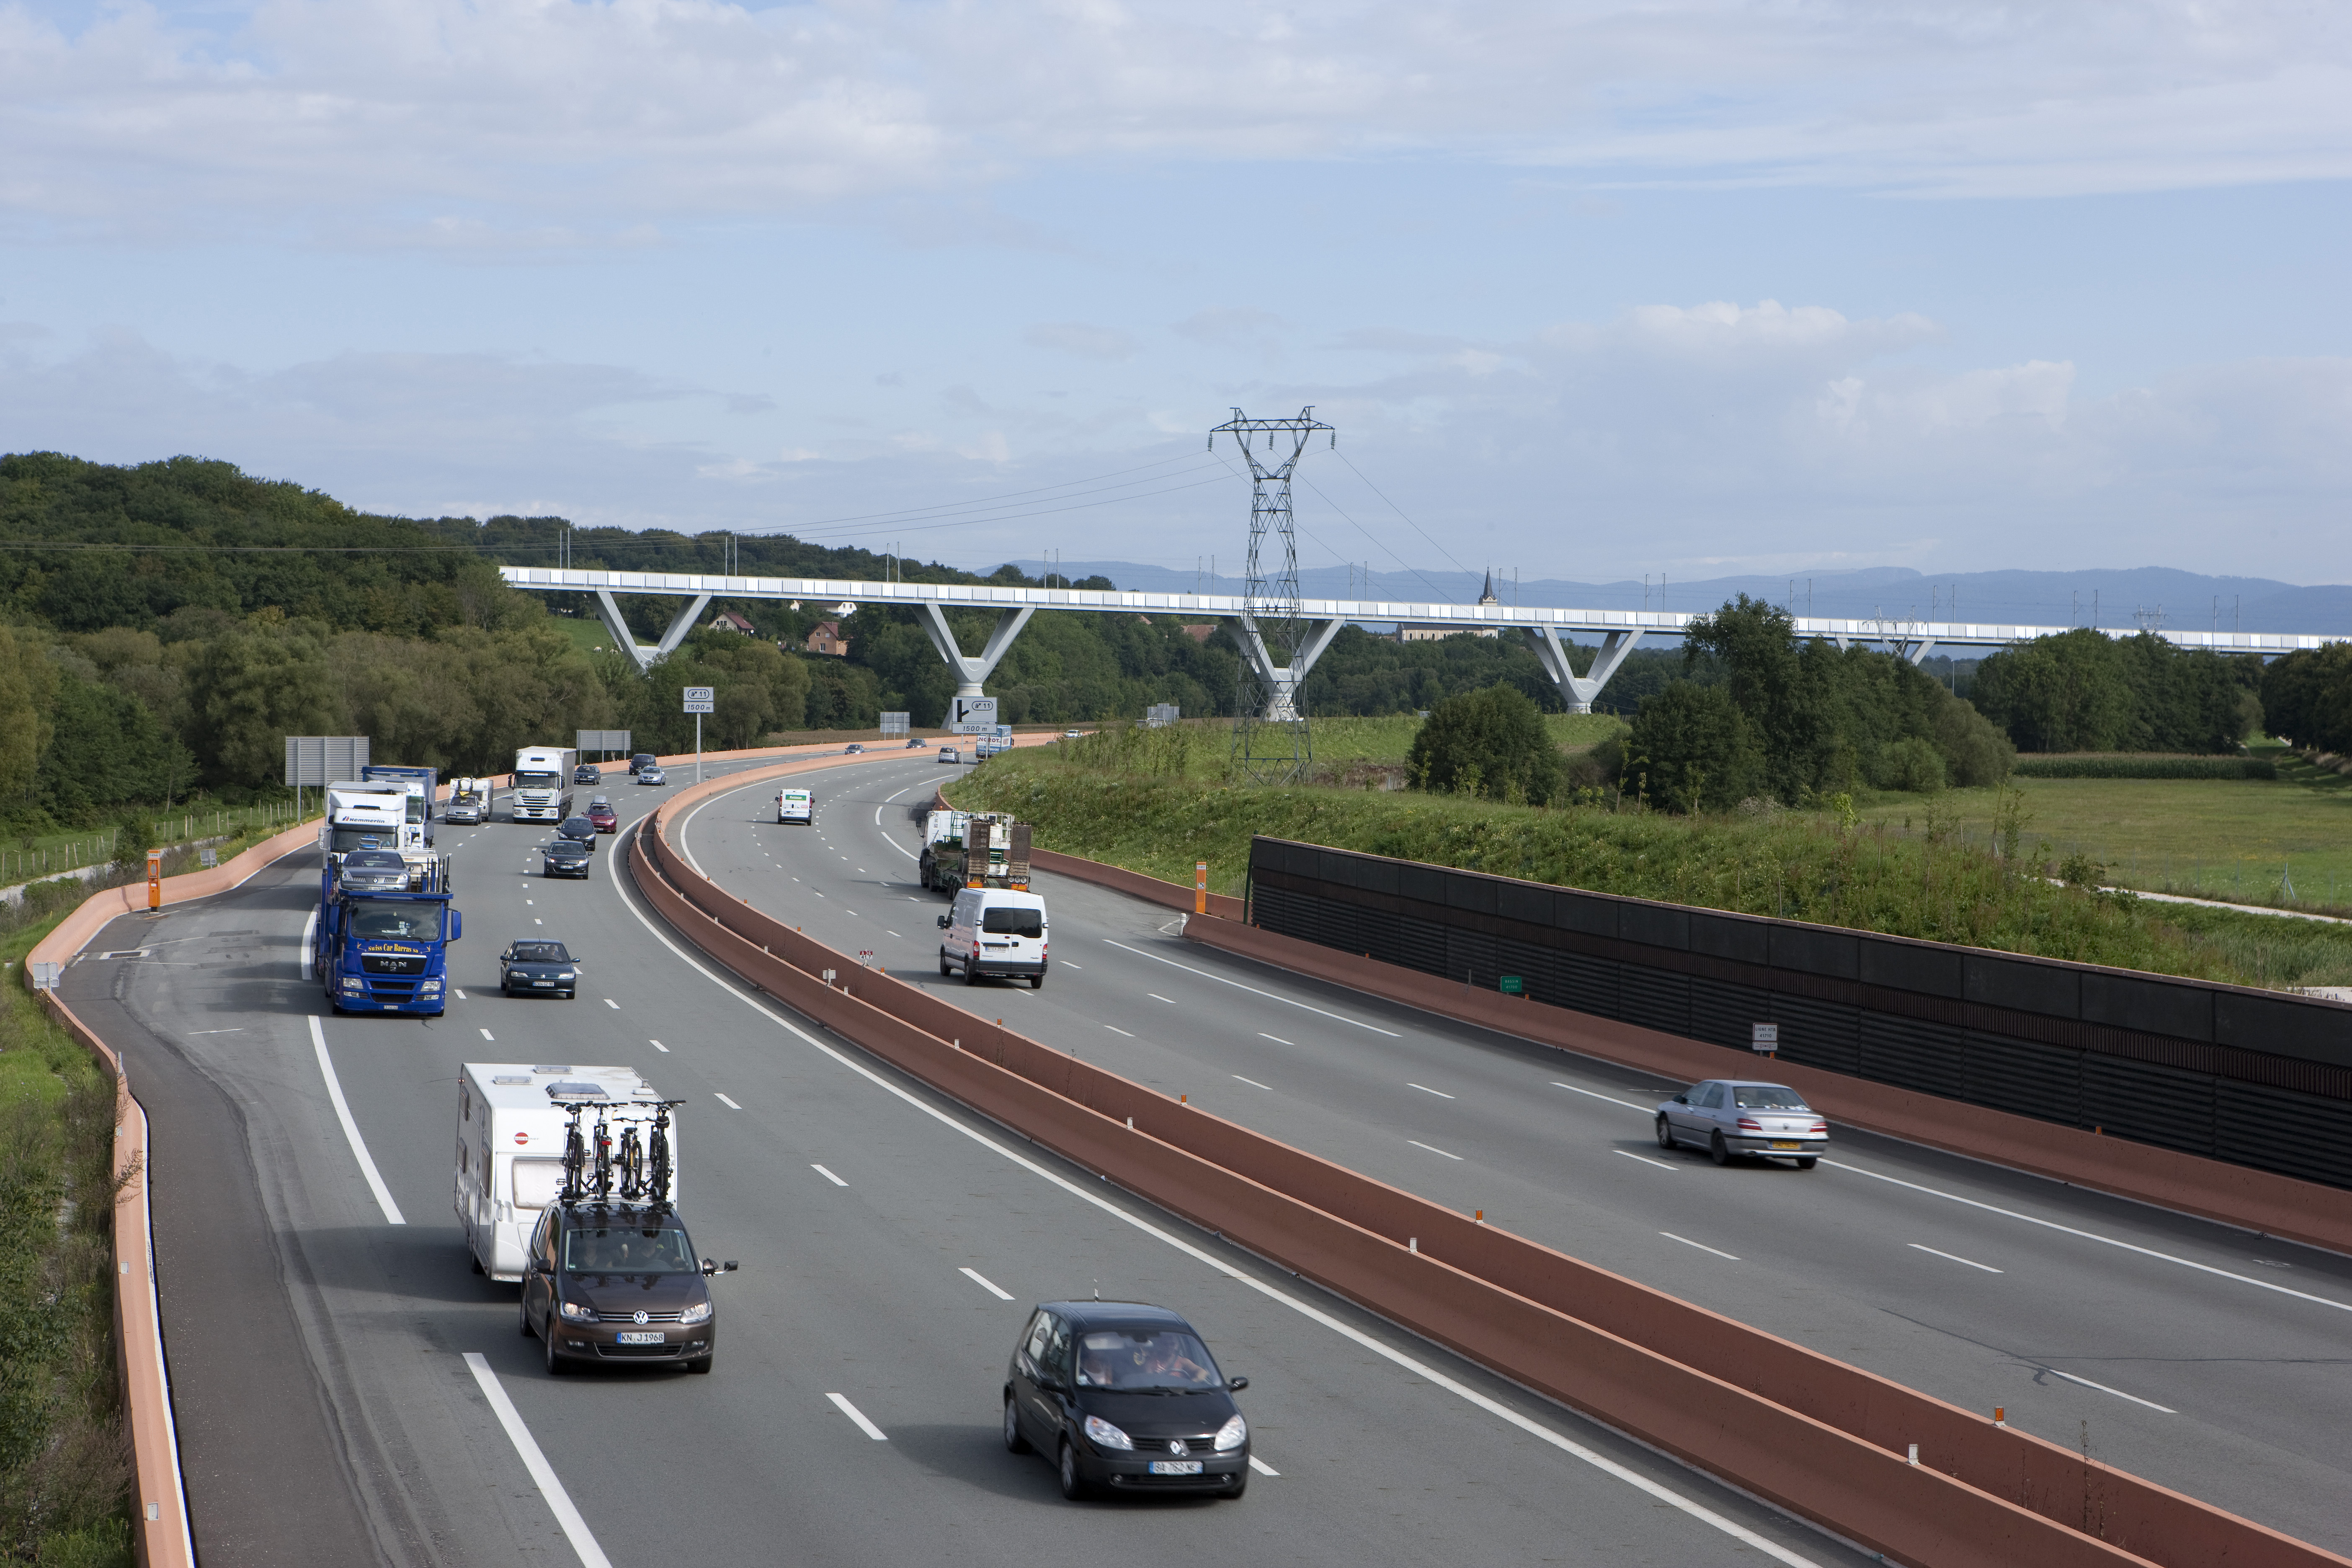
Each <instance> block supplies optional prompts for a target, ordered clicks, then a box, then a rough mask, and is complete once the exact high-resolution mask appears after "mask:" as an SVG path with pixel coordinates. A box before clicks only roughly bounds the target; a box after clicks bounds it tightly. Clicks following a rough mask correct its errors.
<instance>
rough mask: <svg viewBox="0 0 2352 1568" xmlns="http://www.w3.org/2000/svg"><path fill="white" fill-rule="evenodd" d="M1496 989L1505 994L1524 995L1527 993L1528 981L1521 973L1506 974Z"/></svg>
mask: <svg viewBox="0 0 2352 1568" xmlns="http://www.w3.org/2000/svg"><path fill="white" fill-rule="evenodd" d="M1496 989H1497V990H1499V991H1500V992H1502V994H1504V995H1506V996H1524V995H1526V994H1528V983H1527V980H1526V979H1525V977H1523V976H1521V975H1517V974H1506V975H1504V976H1503V977H1502V979H1501V982H1500V983H1499V984H1497V986H1496Z"/></svg>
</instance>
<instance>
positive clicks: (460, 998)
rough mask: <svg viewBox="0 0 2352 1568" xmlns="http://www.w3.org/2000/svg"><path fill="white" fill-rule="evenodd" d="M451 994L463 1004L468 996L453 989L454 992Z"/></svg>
mask: <svg viewBox="0 0 2352 1568" xmlns="http://www.w3.org/2000/svg"><path fill="white" fill-rule="evenodd" d="M451 994H453V995H455V996H456V997H457V1000H458V1001H460V1002H463V1001H464V1000H465V999H466V994H465V993H464V992H463V991H457V990H454V989H453V990H452V992H451Z"/></svg>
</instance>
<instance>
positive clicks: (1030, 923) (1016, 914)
mask: <svg viewBox="0 0 2352 1568" xmlns="http://www.w3.org/2000/svg"><path fill="white" fill-rule="evenodd" d="M980 929H981V930H982V931H986V932H988V933H989V934H990V935H992V936H1026V937H1040V936H1044V935H1045V910H1034V909H1031V910H1024V909H1004V908H997V909H990V910H983V911H982V913H981V917H980Z"/></svg>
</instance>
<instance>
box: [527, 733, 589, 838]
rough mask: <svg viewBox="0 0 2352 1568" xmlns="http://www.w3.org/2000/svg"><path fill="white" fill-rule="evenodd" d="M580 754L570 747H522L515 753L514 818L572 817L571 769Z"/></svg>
mask: <svg viewBox="0 0 2352 1568" xmlns="http://www.w3.org/2000/svg"><path fill="white" fill-rule="evenodd" d="M579 765H580V753H579V752H576V751H573V750H572V748H571V747H569V746H525V747H524V748H523V749H522V750H520V751H519V752H516V753H515V765H514V819H515V820H516V821H517V822H561V821H562V820H563V819H564V818H565V817H567V816H571V815H572V769H574V768H576V767H578V766H579Z"/></svg>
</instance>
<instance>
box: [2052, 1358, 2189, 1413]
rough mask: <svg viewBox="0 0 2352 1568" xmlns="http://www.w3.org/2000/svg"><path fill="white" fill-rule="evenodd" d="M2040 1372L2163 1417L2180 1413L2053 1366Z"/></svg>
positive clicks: (2151, 1400) (2153, 1401)
mask: <svg viewBox="0 0 2352 1568" xmlns="http://www.w3.org/2000/svg"><path fill="white" fill-rule="evenodd" d="M2042 1371H2044V1372H2046V1373H2049V1374H2050V1375H2051V1376H2053V1377H2063V1378H2064V1379H2065V1380H2066V1381H2067V1382H2069V1383H2079V1384H2082V1385H2083V1386H2084V1388H2095V1389H2097V1390H2098V1391H2099V1392H2100V1393H2101V1394H2114V1395H2115V1396H2116V1398H2117V1399H2128V1400H2130V1401H2131V1402H2132V1403H2133V1404H2134V1405H2147V1407H2148V1408H2149V1409H2150V1410H2160V1411H2162V1412H2163V1413H2164V1414H2165V1415H2179V1414H2180V1412H2179V1411H2178V1410H2175V1409H2174V1408H2173V1407H2172V1406H2171V1405H2158V1403H2157V1402H2156V1401H2155V1400H2153V1399H2142V1398H2141V1397H2140V1396H2139V1395H2138V1394H2126V1393H2125V1392H2124V1391H2123V1390H2122V1389H2120V1388H2109V1387H2108V1386H2107V1385H2106V1384H2104V1383H2093V1382H2092V1381H2091V1380H2090V1379H2089V1378H2087V1377H2076V1376H2075V1375H2074V1373H2071V1372H2060V1371H2059V1370H2058V1369H2057V1368H2056V1367H2054V1366H2045V1367H2043V1368H2042Z"/></svg>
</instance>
